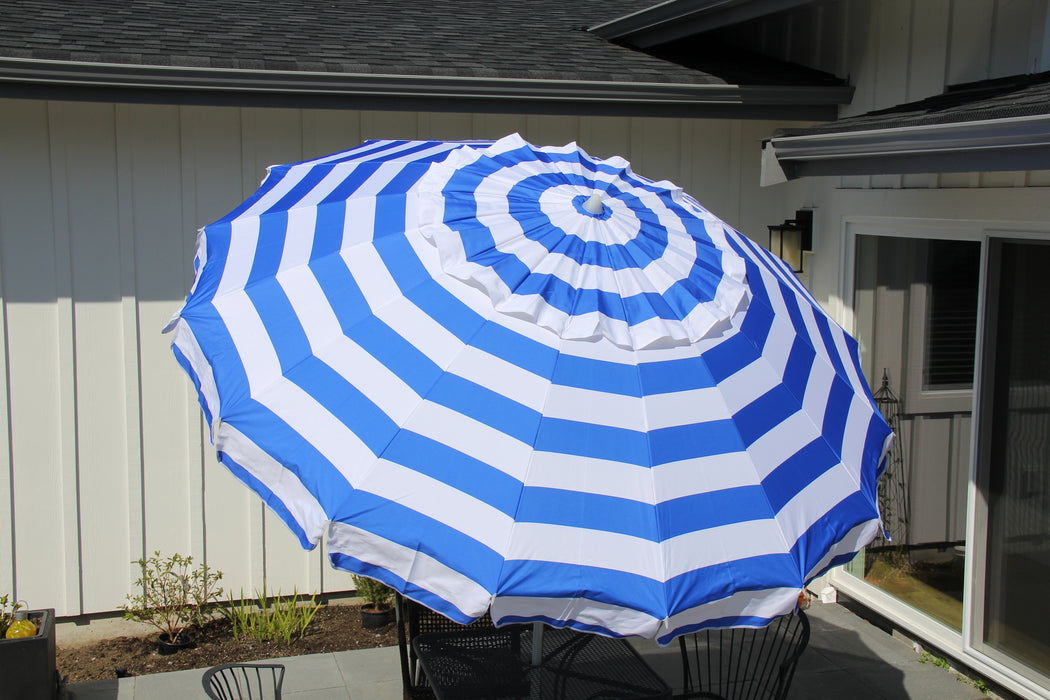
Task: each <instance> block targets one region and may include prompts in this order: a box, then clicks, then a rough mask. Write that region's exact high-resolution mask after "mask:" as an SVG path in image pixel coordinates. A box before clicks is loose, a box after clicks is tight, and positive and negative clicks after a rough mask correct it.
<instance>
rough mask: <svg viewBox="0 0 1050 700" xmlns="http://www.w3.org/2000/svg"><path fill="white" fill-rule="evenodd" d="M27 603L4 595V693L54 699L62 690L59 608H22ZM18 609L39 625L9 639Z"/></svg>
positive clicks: (0, 670)
mask: <svg viewBox="0 0 1050 700" xmlns="http://www.w3.org/2000/svg"><path fill="white" fill-rule="evenodd" d="M23 607H24V606H23V605H22V604H21V603H17V602H15V603H11V604H9V603H8V597H7V595H2V596H0V679H2V680H0V695H3V697H12V698H20V699H22V700H52V699H53V698H57V697H58V696H59V690H60V688H59V686H60V684H59V677H58V672H57V671H56V669H55V611H54V609H53V608H51V609H46V610H21V608H23ZM16 611H18V613H19V617H23V616H24V617H25V618H26V619H28V620H29V621H30V622H32V623H33V625H34V627H35V629H34V630H33V634H31V635H29V636H25V637H19V638H15V639H7V638H6V635H7V630H8V628H9V627H10V625H11V623H12V622H13V621H14V619H15V612H16ZM5 693H8V694H9V695H6V694H5Z"/></svg>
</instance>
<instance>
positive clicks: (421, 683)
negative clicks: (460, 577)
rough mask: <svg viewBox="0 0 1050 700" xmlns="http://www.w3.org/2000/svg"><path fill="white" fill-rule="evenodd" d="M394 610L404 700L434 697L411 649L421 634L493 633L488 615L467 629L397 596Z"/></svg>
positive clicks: (466, 626)
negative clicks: (479, 631)
mask: <svg viewBox="0 0 1050 700" xmlns="http://www.w3.org/2000/svg"><path fill="white" fill-rule="evenodd" d="M395 610H396V613H397V646H398V651H399V652H400V654H401V680H402V683H403V684H404V697H405V700H421V699H424V698H426V699H430V698H433V697H434V693H433V691H432V690H431V688H430V686H429V684H428V683H427V679H426V675H425V674H424V673H423V669H422V667H421V666H420V663H419V659H418V658H416V652H415V649H413V647H412V640H413V639H415V638H416V637H417V636H419V635H421V634H430V633H433V632H458V631H466V630H471V631H476V630H479V629H482V630H485V629H491V630H495V629H496V627H495V625H494V624H493V623H492V618H491V617H489V615H488V613H485V615H484V616H483V617H481V618H479V619H478V620H477V621H475V622H473V623H471V624H469V625H461V624H459V623H457V622H453V621H452V620H449V619H448V618H447V617H445V616H444V615H439V614H438V613H436V612H434V611H433V610H430V609H429V608H427V607H425V606H423V605H420V604H418V603H416V602H414V601H412V600H409V599H407V598H405V597H404V596H402V595H400V594H398V595H397V596H396V604H395ZM504 629H506V628H504Z"/></svg>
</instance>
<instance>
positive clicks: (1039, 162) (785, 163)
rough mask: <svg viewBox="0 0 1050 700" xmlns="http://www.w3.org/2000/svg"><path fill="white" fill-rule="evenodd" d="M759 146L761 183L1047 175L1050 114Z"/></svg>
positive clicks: (842, 133) (818, 136)
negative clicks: (996, 173)
mask: <svg viewBox="0 0 1050 700" xmlns="http://www.w3.org/2000/svg"><path fill="white" fill-rule="evenodd" d="M762 148H763V159H762V183H763V184H775V183H776V182H783V181H784V180H793V179H796V178H800V177H810V176H818V175H885V174H903V173H937V172H975V171H993V170H1046V169H1050V114H1038V115H1031V116H1025V117H1013V118H1005V119H985V120H977V121H968V122H958V123H950V124H930V125H919V126H904V127H895V128H891V129H868V130H863V131H839V132H834V133H825V134H801V135H795V136H791V135H787V136H781V137H777V136H774V137H772V138H770V139H767V140H766V141H765V142H764V143H763V145H762ZM778 169H779V171H780V172H777V170H778Z"/></svg>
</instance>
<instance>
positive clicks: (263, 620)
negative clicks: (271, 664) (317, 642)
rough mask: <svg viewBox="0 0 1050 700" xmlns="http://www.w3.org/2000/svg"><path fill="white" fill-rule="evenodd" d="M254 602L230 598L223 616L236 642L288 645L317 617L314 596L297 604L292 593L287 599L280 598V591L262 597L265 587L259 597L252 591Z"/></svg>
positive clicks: (297, 601)
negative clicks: (230, 626)
mask: <svg viewBox="0 0 1050 700" xmlns="http://www.w3.org/2000/svg"><path fill="white" fill-rule="evenodd" d="M256 596H257V598H256V600H254V601H253V600H250V599H245V598H244V591H243V590H242V591H241V599H240V600H239V601H235V600H233V599H232V598H231V599H230V601H229V604H228V606H227V607H226V608H223V610H222V612H223V614H224V615H225V616H226V617H227V618H228V619H229V620H230V624H231V625H233V635H234V636H235V637H237V639H241V638H242V637H251V638H252V639H255V640H256V641H259V642H269V641H281V642H284V643H285V644H290V643H291V642H292V640H293V639H300V638H301V637H302V636H303V634H304V633H305V632H306V628H307V627H308V626H309V624H310V622H311V621H312V620H313V619H314V615H316V614H317V610H318V609H319V606H318V605H317V604H316V603H315V602H314V601H315V599H316V597H317V596H315V595H312V596H310V599H309V600H304V601H303V604H302V605H300V604H299V591H298V590H295V589H293V590H292V595H291V596H290V597H284V598H282V597H281V594H280V591H278V593H277V595H275V596H273V597H272V598H271V597H270V596H268V595H267V594H266V587H265V586H264V587H263V591H262V593H261V594H260V593H259V592H258V591H256Z"/></svg>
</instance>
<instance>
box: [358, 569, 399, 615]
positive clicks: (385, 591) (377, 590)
mask: <svg viewBox="0 0 1050 700" xmlns="http://www.w3.org/2000/svg"><path fill="white" fill-rule="evenodd" d="M350 578H352V579H353V580H354V587H355V588H357V595H358V596H360V597H361V598H364V599H365V600H367V601H368V605H369V606H371V607H372V608H373V609H374V610H385V609H387V608H389V607H390V601H391V600H393V598H394V592H393V591H392V590H390V589H389V588H388V587H387V586H386V584H384V583H381V582H380V581H376V580H375V579H371V578H366V577H364V576H358V575H357V574H351V575H350Z"/></svg>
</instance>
